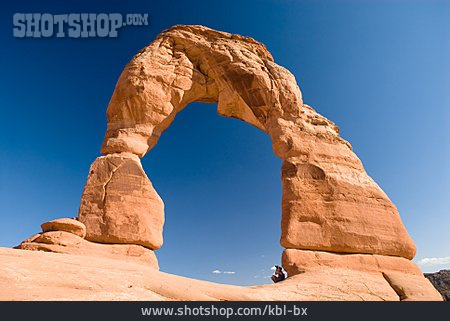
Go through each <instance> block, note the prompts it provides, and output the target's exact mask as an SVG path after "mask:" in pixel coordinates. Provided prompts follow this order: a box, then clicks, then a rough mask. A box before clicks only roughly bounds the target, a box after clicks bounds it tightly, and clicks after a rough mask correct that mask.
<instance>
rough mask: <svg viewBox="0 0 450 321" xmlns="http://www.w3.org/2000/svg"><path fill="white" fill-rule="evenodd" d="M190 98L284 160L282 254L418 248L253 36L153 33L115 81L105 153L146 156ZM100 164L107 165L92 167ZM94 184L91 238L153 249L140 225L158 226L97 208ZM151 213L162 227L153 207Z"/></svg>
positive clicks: (178, 29)
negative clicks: (239, 123)
mask: <svg viewBox="0 0 450 321" xmlns="http://www.w3.org/2000/svg"><path fill="white" fill-rule="evenodd" d="M194 101H201V102H209V103H217V104H218V109H217V111H218V113H219V114H221V115H223V116H226V117H234V118H238V119H241V120H243V121H245V122H247V123H250V124H252V125H254V126H256V127H258V128H259V129H261V130H263V131H265V132H267V133H268V134H269V135H270V137H271V139H272V142H273V151H274V153H275V154H276V155H277V156H279V157H280V158H281V159H282V160H283V166H282V188H283V199H282V202H283V205H282V224H281V244H282V245H283V246H284V247H286V248H293V249H307V250H322V251H330V252H345V253H371V254H381V255H391V256H401V257H405V258H408V259H410V258H412V257H413V256H414V254H415V246H414V244H413V242H412V240H411V239H410V237H409V235H408V233H407V232H406V230H405V228H404V226H403V224H402V222H401V219H400V216H399V214H398V211H397V209H396V208H395V206H394V205H393V204H392V202H391V201H390V200H389V198H388V197H387V196H386V194H385V193H384V192H383V191H382V190H381V189H380V187H379V186H378V185H377V184H376V183H375V182H374V181H373V180H372V179H371V178H370V177H369V176H368V175H367V173H366V172H365V170H364V168H363V166H362V164H361V161H360V160H359V159H358V157H357V156H356V155H355V154H354V153H353V151H352V148H351V146H350V144H349V143H348V142H347V141H345V140H344V139H342V138H341V137H340V136H339V130H338V128H337V126H336V125H335V124H334V123H333V122H331V121H330V120H328V119H326V118H325V117H323V116H321V115H320V114H318V113H317V112H316V111H314V109H313V108H311V107H309V106H307V105H305V104H304V103H303V100H302V95H301V92H300V89H299V87H298V86H297V83H296V81H295V77H294V76H293V75H292V74H291V73H290V72H289V71H288V70H286V69H285V68H283V67H281V66H279V65H277V64H276V63H275V62H274V60H273V58H272V56H271V54H270V53H269V51H268V50H267V49H266V47H265V46H264V45H263V44H261V43H259V42H257V41H255V40H254V39H252V38H248V37H243V36H239V35H232V34H229V33H225V32H219V31H215V30H212V29H209V28H206V27H202V26H175V27H173V28H171V29H169V30H166V31H164V32H162V33H161V34H160V35H158V37H157V38H156V39H155V40H154V41H153V42H152V43H151V44H150V45H148V46H147V47H145V48H144V49H142V50H141V51H140V52H139V53H138V54H136V56H135V57H133V59H132V60H131V61H130V62H129V63H128V65H127V66H126V67H125V69H124V71H123V72H122V74H121V76H120V78H119V80H118V82H117V85H116V88H115V90H114V93H113V96H112V98H111V101H110V103H109V106H108V110H107V118H108V129H107V132H106V135H105V139H104V142H103V146H102V153H104V154H116V153H132V154H135V155H137V156H139V157H142V156H144V155H145V154H146V153H147V152H148V151H149V150H150V149H151V148H153V146H155V144H156V143H157V141H158V139H159V137H160V135H161V134H162V133H163V132H164V130H165V129H167V127H168V126H169V125H170V124H171V123H172V121H173V120H174V118H175V117H176V114H177V113H178V112H179V111H181V110H182V109H183V108H184V107H186V105H187V104H189V103H190V102H194ZM99 162H100V163H102V162H104V161H103V160H101V161H99V160H97V161H96V162H94V166H96V165H97V163H99ZM106 172H108V171H106ZM96 182H97V180H96V179H95V178H92V177H90V178H89V179H88V182H87V185H86V191H85V193H84V195H83V200H82V205H81V207H80V212H79V216H80V220H81V221H83V222H84V223H85V224H86V226H87V228H88V238H90V239H95V240H96V241H105V242H106V241H108V239H111V238H113V239H114V242H131V243H134V244H143V245H146V246H149V247H151V248H156V247H155V244H154V242H153V241H151V238H150V237H149V236H146V235H145V233H144V230H141V229H142V228H141V227H139V228H138V227H137V226H136V225H139V226H145V229H146V230H147V231H148V230H152V231H155V232H156V230H157V229H158V228H161V224H156V225H151V224H154V223H155V222H149V219H146V220H144V219H143V216H136V215H129V214H127V213H126V211H117V210H116V209H115V207H109V208H108V207H103V208H102V209H101V210H99V209H98V204H99V202H98V200H97V197H96V198H95V199H93V198H92V197H91V195H94V194H101V192H102V188H101V186H102V184H103V183H102V184H97V183H96ZM121 184H123V187H124V188H122V189H121V194H120V195H121V197H122V198H123V199H122V200H121V201H120V204H121V205H120V206H123V207H124V208H127V209H131V211H133V209H132V208H133V206H134V203H133V201H132V200H133V199H134V198H130V199H127V197H128V195H130V192H129V191H127V190H126V188H125V186H126V183H125V182H122V183H121ZM86 194H89V195H86ZM115 205H119V204H118V203H115ZM139 206H140V205H139ZM140 209H145V210H144V211H143V212H146V213H148V212H149V211H148V208H144V207H141V208H140ZM119 212H120V213H119ZM155 215H156V217H157V218H156V219H155V221H157V222H160V219H159V217H160V212H159V210H158V211H155ZM99 217H104V218H105V220H104V222H102V223H99V219H98V218H99ZM106 218H107V219H106ZM135 218H138V219H139V220H135ZM108 220H109V221H108ZM112 220H117V222H118V224H115V225H117V226H121V228H122V227H123V229H122V230H125V229H130V230H131V229H132V230H133V233H126V234H127V235H128V234H133V235H135V237H136V239H132V238H130V237H128V236H127V237H124V238H121V237H115V236H113V235H116V236H118V235H119V234H120V233H118V232H117V231H113V230H111V229H110V228H105V229H101V228H100V227H101V226H104V227H105V226H113V224H112ZM119 222H120V223H119ZM102 224H103V225H102ZM136 229H139V231H136ZM94 231H95V232H94ZM156 243H158V242H156ZM158 244H159V243H158Z"/></svg>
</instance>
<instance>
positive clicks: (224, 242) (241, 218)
mask: <svg viewBox="0 0 450 321" xmlns="http://www.w3.org/2000/svg"><path fill="white" fill-rule="evenodd" d="M216 109H217V106H216V105H211V104H199V103H191V104H189V105H188V106H187V107H186V109H184V110H183V111H182V112H181V113H179V114H178V115H177V116H176V118H175V120H174V121H173V123H172V125H171V126H170V127H169V128H168V129H167V130H166V131H165V132H164V133H163V134H162V135H161V138H160V141H159V143H158V144H157V145H156V146H155V148H154V149H152V151H151V152H149V153H148V154H147V155H146V156H145V157H144V158H143V159H142V165H143V167H144V168H145V170H146V172H147V174H148V176H149V178H150V179H151V181H152V183H153V184H154V186H155V188H157V189H158V193H159V195H160V196H161V197H162V199H163V200H164V203H165V211H164V212H165V223H164V231H163V236H164V244H163V246H162V247H161V248H160V249H159V250H158V251H157V252H156V253H157V255H158V261H159V266H160V268H161V270H163V271H165V272H169V273H174V274H177V275H182V276H188V277H192V278H196V279H202V280H209V281H216V282H220V283H228V284H248V285H255V284H263V283H268V281H270V279H267V278H264V276H266V275H267V274H270V273H271V271H270V270H269V267H270V266H271V265H273V264H279V260H280V257H279V253H280V252H281V250H282V248H281V247H280V245H279V238H280V202H281V182H280V172H279V169H280V165H281V164H280V160H279V159H278V158H277V157H276V156H275V155H273V153H272V151H271V144H270V139H269V137H267V134H265V133H264V132H262V131H260V130H259V129H256V128H254V127H253V126H249V125H248V124H245V123H243V122H241V121H238V120H234V119H229V118H223V117H220V116H218V115H217V112H216ZM262 268H265V271H264V273H262V272H261V269H262ZM213 271H214V273H212V272H213ZM224 272H226V273H224ZM232 272H235V273H232Z"/></svg>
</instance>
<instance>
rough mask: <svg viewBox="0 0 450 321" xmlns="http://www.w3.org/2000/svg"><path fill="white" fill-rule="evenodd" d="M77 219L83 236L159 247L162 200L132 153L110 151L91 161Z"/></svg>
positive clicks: (105, 240)
mask: <svg viewBox="0 0 450 321" xmlns="http://www.w3.org/2000/svg"><path fill="white" fill-rule="evenodd" d="M79 220H80V221H81V222H83V223H84V224H85V225H86V229H87V233H86V239H87V240H89V241H93V242H99V243H119V244H137V245H142V246H145V247H148V248H150V249H154V250H156V249H158V248H159V247H161V245H162V242H163V239H162V227H163V224H164V203H163V201H162V199H161V197H159V195H158V193H157V192H156V191H155V189H154V188H153V186H152V183H151V182H150V180H149V179H148V177H147V175H146V174H145V172H144V170H143V169H142V166H141V162H140V160H139V158H138V157H137V156H136V155H133V154H124V153H123V154H110V155H106V156H103V157H99V158H97V159H96V160H95V162H94V163H93V164H92V165H91V169H90V172H89V176H88V180H87V183H86V186H85V188H84V192H83V195H82V198H81V205H80V211H79Z"/></svg>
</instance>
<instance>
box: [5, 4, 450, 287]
mask: <svg viewBox="0 0 450 321" xmlns="http://www.w3.org/2000/svg"><path fill="white" fill-rule="evenodd" d="M449 3H450V2H448V1H425V0H424V1H414V0H413V1H406V0H405V1H395V0H394V1H368V0H366V1H287V0H281V1H275V0H273V1H269V0H267V1H252V2H250V1H248V2H246V1H217V2H215V1H208V2H207V4H205V3H202V2H200V1H195V0H190V1H171V2H170V4H168V3H164V2H163V1H148V2H145V3H144V2H142V3H140V2H135V1H127V3H122V2H119V1H107V2H104V3H102V2H95V3H94V1H76V2H75V1H65V2H64V3H63V2H61V1H59V2H51V1H33V2H29V3H27V2H20V1H19V3H14V4H12V3H9V4H8V5H3V6H2V9H1V19H0V37H1V43H2V50H1V51H0V55H1V60H0V61H1V65H2V73H1V75H0V88H1V89H0V91H1V94H2V102H1V108H2V118H1V119H2V120H3V121H2V126H1V127H0V131H1V132H0V134H1V135H0V246H6V247H10V246H14V245H17V244H18V243H19V242H20V241H21V240H23V239H25V238H26V237H28V236H30V235H31V234H34V233H36V232H38V231H39V225H40V224H41V223H42V222H45V221H48V220H50V219H55V218H59V217H73V216H76V215H77V211H78V206H79V200H80V196H81V192H82V189H83V186H84V183H85V180H86V176H87V173H88V169H89V166H90V164H91V162H92V161H93V160H94V159H95V158H96V157H97V156H99V149H100V145H101V142H102V139H103V135H104V132H105V129H106V119H105V110H106V107H107V104H108V101H109V99H110V97H111V94H112V91H113V89H114V85H115V83H116V81H117V78H118V76H119V75H120V72H121V71H122V69H123V67H124V66H125V64H126V63H127V62H128V61H129V60H130V59H131V57H132V56H133V55H134V54H135V53H136V52H137V51H138V50H139V49H141V48H142V47H144V46H145V45H147V44H148V43H150V42H151V41H152V40H153V39H154V37H155V36H156V35H157V34H158V33H159V32H160V31H162V30H163V29H166V28H169V27H170V26H172V25H174V24H202V25H206V26H209V27H211V28H215V29H218V30H223V31H228V32H232V33H239V34H242V35H246V36H251V37H253V38H255V39H257V40H259V41H261V42H263V43H264V44H266V45H267V47H268V49H269V50H270V51H271V53H272V54H273V56H274V58H275V61H276V62H277V63H278V64H280V65H282V66H284V67H286V68H288V69H289V70H290V71H291V72H292V73H293V74H294V75H295V76H296V78H297V81H298V83H299V86H300V88H301V90H302V93H303V97H304V101H305V103H307V104H309V105H311V106H313V107H314V108H315V109H316V110H317V111H318V112H320V113H321V114H323V115H324V116H326V117H328V118H330V119H331V120H333V121H334V122H335V123H336V124H338V125H339V127H340V128H341V135H342V136H343V137H344V138H345V139H347V140H349V141H350V142H351V144H352V145H353V147H354V150H355V152H356V153H357V155H358V156H359V157H360V158H361V160H362V161H363V164H364V166H365V168H366V170H367V172H368V173H369V175H371V176H372V177H373V178H374V179H375V180H376V181H377V183H378V184H379V185H380V186H381V187H382V188H383V189H384V190H385V192H386V193H387V194H388V195H389V197H390V198H391V199H392V201H393V202H394V203H395V204H396V205H397V207H398V209H399V211H400V214H401V216H402V219H403V222H404V223H405V225H406V227H407V229H408V231H409V233H410V234H411V236H412V238H413V240H414V241H415V242H416V245H417V256H416V258H415V261H416V262H419V263H420V266H421V267H422V269H423V270H424V271H435V270H439V269H440V268H450V233H448V230H449V227H450V215H449V214H450V197H449V195H450V183H449V182H450V174H449V173H450V171H449V170H450V165H449V164H450V143H449V139H448V137H449V130H450V90H449V89H450V61H449V59H448V57H450V19H448V17H449V16H450V4H449ZM16 12H38V13H45V12H48V13H53V14H61V13H85V12H94V13H114V12H119V13H122V14H127V13H148V14H149V25H148V26H141V27H124V28H122V29H120V31H119V37H118V38H115V39H112V38H94V39H72V38H62V39H61V38H49V39H31V38H25V39H18V38H14V37H13V36H12V34H13V33H12V29H13V25H12V16H13V14H14V13H16ZM215 109H216V106H215V105H206V104H197V103H193V104H191V105H189V106H188V107H187V108H186V109H185V110H184V111H183V112H182V113H180V114H179V115H178V116H177V118H176V119H175V121H174V123H173V125H172V126H171V127H170V128H169V129H168V130H167V131H166V132H165V133H164V134H163V135H162V137H161V139H160V141H159V143H158V145H157V146H156V147H155V148H154V149H153V150H152V151H151V152H150V153H149V154H148V155H147V156H146V157H145V158H144V159H143V166H144V168H145V169H146V172H147V174H148V176H149V177H150V179H151V180H152V182H153V184H154V186H155V188H156V189H157V191H158V193H159V194H160V195H161V196H162V198H163V199H164V201H165V204H166V223H165V226H164V246H163V247H162V248H161V249H160V250H158V251H157V255H158V258H159V262H160V266H161V269H162V270H163V271H166V272H171V273H176V274H180V275H185V276H189V277H195V278H200V279H205V280H211V281H216V282H222V283H232V284H262V283H266V282H268V281H270V280H268V279H267V278H265V277H266V276H267V275H270V274H271V271H270V267H271V266H273V265H274V264H279V263H280V257H281V252H282V248H281V246H280V245H279V237H280V215H281V213H280V211H281V184H280V166H281V161H280V160H279V159H278V158H277V157H276V156H275V155H273V153H272V149H271V144H270V140H269V137H268V136H267V135H266V134H265V133H263V132H261V131H259V130H258V129H256V128H254V127H252V126H250V125H248V124H245V123H243V122H240V121H238V120H234V119H227V118H223V117H220V116H218V115H217V114H216V111H215ZM216 270H217V271H220V272H224V271H226V272H234V273H212V272H213V271H216Z"/></svg>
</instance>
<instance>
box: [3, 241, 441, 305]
mask: <svg viewBox="0 0 450 321" xmlns="http://www.w3.org/2000/svg"><path fill="white" fill-rule="evenodd" d="M427 282H428V281H427ZM425 285H426V284H425ZM428 285H429V286H430V287H431V284H429V283H428ZM0 289H1V291H0V300H252V301H257V300H265V301H276V300H287V301H293V300H307V301H316V300H342V301H353V300H358V301H359V300H371V301H372V300H373V301H378V300H394V301H395V300H399V299H400V296H399V295H398V294H397V293H396V292H395V291H394V289H393V288H392V287H391V286H390V285H389V283H388V282H387V281H386V280H385V279H384V278H383V276H382V274H381V273H376V272H362V271H359V272H358V271H355V270H350V269H345V268H327V269H323V268H316V269H312V270H310V271H308V272H306V273H302V274H298V275H295V276H293V277H289V278H287V279H286V280H285V281H283V282H280V283H277V284H267V285H262V286H251V287H240V286H233V285H224V284H217V283H212V282H207V281H200V280H194V279H189V278H185V277H181V276H177V275H172V274H168V273H164V272H160V271H157V270H155V269H154V268H152V267H151V266H149V265H145V264H139V263H134V262H131V261H126V260H119V259H111V258H106V257H96V256H84V255H74V254H60V253H47V252H42V251H26V250H18V249H8V248H0ZM427 290H428V289H427V288H426V286H425V287H424V288H423V289H422V292H423V293H422V295H424V297H425V296H427V295H428V296H429V295H430V291H427ZM415 294H416V297H415V299H421V297H420V295H419V297H417V292H416V293H415ZM431 294H433V293H431ZM428 298H430V297H428ZM438 299H439V298H435V300H438Z"/></svg>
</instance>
